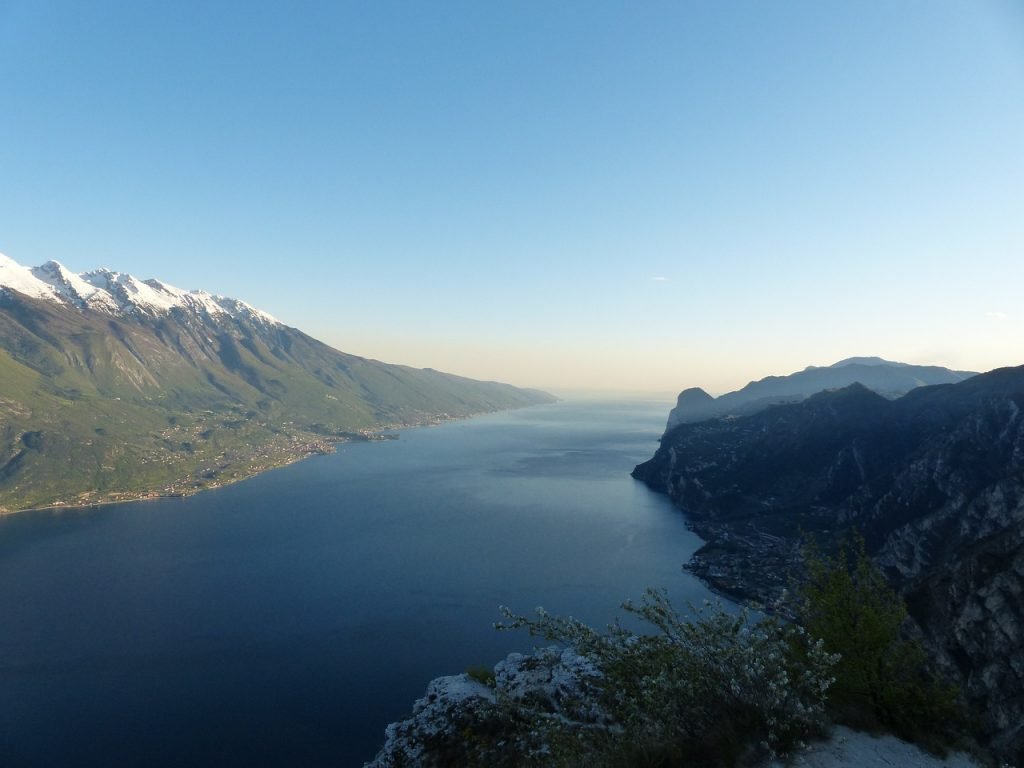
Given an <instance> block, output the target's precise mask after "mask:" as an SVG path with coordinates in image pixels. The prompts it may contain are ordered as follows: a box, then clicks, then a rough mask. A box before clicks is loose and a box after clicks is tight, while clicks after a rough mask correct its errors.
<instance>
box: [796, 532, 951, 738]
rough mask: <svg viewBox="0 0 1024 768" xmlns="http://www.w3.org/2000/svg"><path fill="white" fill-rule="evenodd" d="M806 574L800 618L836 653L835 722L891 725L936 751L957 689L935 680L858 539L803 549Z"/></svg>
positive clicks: (898, 602)
mask: <svg viewBox="0 0 1024 768" xmlns="http://www.w3.org/2000/svg"><path fill="white" fill-rule="evenodd" d="M805 561H806V565H807V572H808V576H809V578H808V581H807V584H806V585H805V587H804V589H803V603H802V605H801V607H800V609H799V620H800V622H801V623H802V624H803V625H804V627H805V628H806V630H807V632H808V633H809V634H810V635H812V636H814V637H819V638H821V639H822V641H823V642H824V644H825V648H826V650H828V651H829V652H830V653H835V654H839V663H838V664H837V665H836V666H835V669H834V672H833V673H834V675H835V684H834V685H833V686H832V688H831V689H830V691H829V698H828V702H829V709H830V711H831V713H832V716H833V717H834V718H835V719H836V720H837V721H839V722H844V723H847V724H849V725H853V726H855V727H862V728H877V727H879V726H882V727H885V728H887V729H889V730H892V731H893V732H894V733H896V734H897V735H898V736H901V737H902V738H905V739H909V740H912V741H918V742H920V743H923V744H924V745H925V746H928V747H930V748H932V749H936V750H939V751H941V748H942V744H943V743H944V742H945V741H946V740H947V738H948V733H943V732H942V731H941V730H940V729H942V728H943V727H944V726H945V725H947V724H948V723H949V722H950V720H951V719H952V720H957V719H958V718H957V717H956V715H957V707H956V703H955V702H956V696H955V691H954V690H953V689H952V688H950V687H948V686H943V685H940V684H938V683H936V682H935V681H934V679H932V677H931V676H930V675H929V674H928V672H927V670H926V667H925V664H926V660H927V657H926V655H925V653H924V650H923V648H922V647H921V645H920V643H918V642H916V641H913V640H910V639H908V638H907V637H906V635H905V633H904V632H903V629H904V624H905V621H906V618H907V609H906V605H905V604H904V603H903V600H902V599H901V598H900V596H899V595H898V594H896V592H895V591H894V590H893V589H892V588H891V587H890V586H889V584H888V582H886V580H885V576H884V575H883V574H882V572H881V571H880V570H879V569H878V567H877V566H876V565H875V564H874V562H873V561H872V560H871V558H869V557H868V555H867V553H866V552H865V549H864V539H863V538H861V537H859V536H858V537H856V538H854V539H852V540H851V541H848V542H846V543H844V544H843V546H842V547H841V548H840V550H839V552H838V554H836V555H835V556H834V557H827V556H825V555H823V554H821V553H820V552H819V551H817V550H816V549H815V548H814V547H808V548H807V549H806V551H805Z"/></svg>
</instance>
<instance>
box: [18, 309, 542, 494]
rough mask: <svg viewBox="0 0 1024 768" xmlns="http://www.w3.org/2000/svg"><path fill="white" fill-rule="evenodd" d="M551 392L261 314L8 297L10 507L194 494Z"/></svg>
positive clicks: (518, 404)
mask: <svg viewBox="0 0 1024 768" xmlns="http://www.w3.org/2000/svg"><path fill="white" fill-rule="evenodd" d="M551 399H552V398H550V396H548V395H546V394H544V393H541V392H536V391H529V390H522V389H517V388H515V387H511V386H508V385H504V384H497V383H493V382H478V381H474V380H471V379H465V378H461V377H458V376H451V375H447V374H443V373H439V372H437V371H432V370H416V369H413V368H407V367H403V366H394V365H387V364H384V363H380V362H378V361H374V360H367V359H364V358H360V357H356V356H353V355H347V354H344V353H342V352H338V351H336V350H334V349H331V348H330V347H328V346H326V345H324V344H322V343H320V342H318V341H316V340H315V339H312V338H310V337H309V336H307V335H305V334H303V333H302V332H300V331H297V330H295V329H293V328H288V327H286V326H283V325H280V324H277V323H270V322H265V321H263V320H262V319H261V318H260V317H258V316H252V317H241V318H239V317H228V316H224V315H220V316H213V315H203V314H197V313H189V312H184V311H179V310H172V311H171V312H169V313H167V314H163V315H158V316H151V315H145V314H141V313H140V314H139V315H138V316H137V317H115V316H111V315H109V314H103V313H99V312H93V311H90V310H80V309H76V308H73V307H65V306H62V305H59V304H55V303H52V302H48V301H41V300H37V299H32V298H28V297H26V296H23V295H21V294H18V293H14V292H11V291H8V292H5V293H4V294H3V295H2V296H0V507H5V508H7V509H19V508H23V507H26V506H35V505H42V504H51V503H55V502H65V503H81V502H85V501H93V500H103V499H109V498H112V497H115V498H116V497H117V495H118V494H128V495H138V494H139V493H142V492H147V491H152V492H161V493H166V492H187V491H190V490H192V489H194V488H196V487H203V486H208V485H215V484H218V483H221V482H224V481H226V480H230V479H234V478H237V477H242V476H245V475H247V474H251V473H252V472H255V471H259V470H260V469H263V468H267V467H269V466H274V465H277V464H281V463H285V462H286V461H288V460H291V459H293V458H295V457H297V456H299V455H302V454H304V453H308V452H310V451H317V450H325V449H326V445H325V444H324V442H323V440H324V439H325V438H330V437H340V436H345V435H350V436H352V435H354V434H355V433H359V432H361V431H372V430H375V429H379V428H381V427H384V426H390V425H398V424H415V423H422V422H425V421H431V420H434V419H437V418H447V417H457V416H466V415H469V414H473V413H481V412H486V411H493V410H499V409H504V408H515V407H521V406H526V405H533V404H537V403H542V402H548V401H550V400H551Z"/></svg>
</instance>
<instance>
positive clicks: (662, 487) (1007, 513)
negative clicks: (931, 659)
mask: <svg viewBox="0 0 1024 768" xmlns="http://www.w3.org/2000/svg"><path fill="white" fill-rule="evenodd" d="M1022 408H1024V367H1021V368H1010V369H1001V370H997V371H993V372H991V373H988V374H983V375H980V376H977V377H974V378H971V379H968V380H966V381H963V382H961V383H958V384H950V385H940V386H934V387H922V388H920V389H916V390H914V391H912V392H910V393H909V394H907V395H905V396H904V397H902V398H900V399H898V400H892V401H889V400H886V399H885V398H883V397H880V396H878V395H876V394H874V393H872V392H870V391H868V390H866V389H865V388H864V387H861V386H859V385H854V386H851V387H848V388H846V389H843V390H839V391H834V392H824V393H821V394H819V395H815V396H814V397H811V398H809V399H808V400H806V401H804V402H802V403H798V404H793V405H782V406H776V407H773V408H769V409H767V410H764V411H761V412H759V413H756V414H753V415H751V416H746V417H740V418H733V419H717V420H712V421H705V422H701V423H696V424H682V425H680V426H678V427H676V428H675V429H673V430H671V431H669V432H668V433H666V435H665V436H664V437H663V439H662V443H661V446H660V448H659V449H658V451H657V453H656V455H655V456H654V458H652V459H651V460H650V461H648V462H646V463H644V464H641V465H640V466H638V467H637V468H636V470H634V476H635V477H637V478H638V479H640V480H643V481H644V482H646V483H647V484H648V485H649V486H651V487H652V488H654V489H656V490H659V491H662V492H664V493H666V494H668V495H669V497H670V498H671V499H672V500H673V501H674V502H675V503H676V504H677V505H678V506H679V507H680V508H682V509H683V510H685V511H686V512H687V514H688V517H689V520H690V522H691V525H692V526H693V527H694V529H695V530H696V531H697V532H698V533H699V534H700V535H701V536H702V537H703V538H705V539H706V540H707V542H708V544H707V545H706V546H705V547H704V548H703V549H702V550H701V551H699V552H698V553H697V554H696V555H695V558H694V561H693V562H692V563H691V564H690V568H691V570H693V571H694V572H696V573H697V574H698V575H700V576H702V577H703V578H705V579H707V580H708V581H709V582H710V583H711V584H712V585H713V586H715V587H717V588H718V589H720V590H722V591H724V592H727V593H729V594H732V595H733V596H737V597H740V598H746V599H753V600H759V601H762V602H766V603H768V604H769V605H771V604H772V603H773V602H774V601H778V600H779V599H780V598H781V595H782V593H783V590H784V588H785V587H786V586H787V585H788V584H789V583H790V578H791V577H793V576H798V575H799V569H800V557H799V540H800V536H801V532H809V533H812V534H814V535H815V536H816V537H817V538H819V539H824V540H825V541H826V542H827V541H829V540H832V539H834V538H837V537H840V536H842V535H843V534H844V533H845V532H847V531H849V530H859V531H861V532H862V533H863V535H864V537H865V540H866V542H867V545H868V550H869V552H871V553H872V554H873V555H874V556H875V557H876V559H877V561H878V562H879V563H880V564H881V565H882V566H883V568H884V569H885V570H886V572H887V574H888V575H889V577H890V579H891V580H892V582H893V583H894V584H895V585H896V586H898V587H899V588H900V589H901V591H902V592H903V594H904V595H905V597H906V599H907V602H908V607H909V609H910V613H911V616H912V617H913V619H914V620H915V622H916V623H917V624H918V626H919V627H920V631H921V634H922V637H923V639H924V641H925V642H926V644H927V646H928V647H929V648H930V650H931V651H932V652H933V654H934V655H935V656H936V658H937V659H938V663H939V665H940V667H941V668H942V669H943V670H944V671H945V672H946V673H947V674H948V675H949V676H950V677H952V678H953V679H954V680H956V681H957V682H958V683H959V684H960V685H961V686H962V688H963V690H964V691H965V695H966V696H967V698H968V700H969V701H970V702H971V704H972V705H973V708H974V710H975V711H976V712H979V713H980V714H981V716H982V718H983V721H984V729H985V731H986V733H987V735H988V737H989V739H990V740H991V742H992V744H993V745H994V747H995V748H996V749H998V750H999V752H1000V754H1001V755H1002V756H1003V757H1005V758H1006V759H1009V760H1011V761H1014V762H1017V763H1021V762H1024V730H1022V726H1021V723H1022V722H1024V642H1022V640H1024V414H1022V412H1021V411H1022Z"/></svg>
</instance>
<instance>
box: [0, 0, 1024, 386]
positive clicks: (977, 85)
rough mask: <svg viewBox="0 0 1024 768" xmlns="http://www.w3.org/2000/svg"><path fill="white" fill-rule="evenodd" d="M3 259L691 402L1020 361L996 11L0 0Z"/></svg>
mask: <svg viewBox="0 0 1024 768" xmlns="http://www.w3.org/2000/svg"><path fill="white" fill-rule="evenodd" d="M0 73H2V76H0V103H2V104H3V105H4V109H3V114H4V119H3V120H2V121H0V182H2V183H0V252H4V253H6V254H7V255H9V256H10V257H12V258H14V259H15V260H17V261H18V262H20V263H22V264H30V265H36V264H41V263H43V262H45V261H47V260H49V259H56V260H58V261H61V262H62V263H64V264H65V265H67V266H68V267H69V268H71V269H73V270H74V271H84V270H87V269H93V268H96V267H99V266H108V267H110V268H112V269H116V270H119V271H124V272H130V273H132V274H135V275H138V276H139V277H143V278H148V277H159V278H160V279H162V280H166V281H167V282H169V283H172V284H174V285H177V286H180V287H182V288H203V289H205V290H209V291H212V292H215V293H221V294H226V295H230V296H234V297H237V298H241V299H244V300H245V301H247V302H249V303H251V304H253V305H255V306H257V307H259V308H261V309H264V310H266V311H268V312H270V313H271V314H273V315H274V316H276V317H278V318H280V319H281V320H282V321H284V322H286V323H287V324H289V325H293V326H295V327H298V328H300V329H302V330H304V331H306V332H307V333H309V334H311V335H313V336H315V337H317V338H320V339H321V340H323V341H325V342H327V343H329V344H331V345H332V346H335V347H337V348H338V349H341V350H344V351H346V352H352V353H355V354H360V355H365V356H368V357H373V358H377V359H381V360H385V361H387V362H397V363H404V364H408V365H413V366H416V367H428V366H429V367H433V368H438V369H441V370H447V371H450V372H453V373H459V374H463V375H467V376H472V377H474V378H482V379H495V380H501V381H507V382H510V383H513V384H519V385H526V386H536V387H542V388H550V389H555V390H558V389H619V390H627V389H628V390H642V391H663V392H677V391H678V390H679V389H681V388H684V387H688V386H701V387H703V388H705V389H707V390H708V391H710V392H713V393H720V392H723V391H727V390H730V389H735V388H737V387H740V386H742V385H743V384H745V383H746V382H747V381H750V380H752V379H758V378H761V377H763V376H766V375H769V374H788V373H791V372H793V371H796V370H800V369H802V368H804V367H806V366H807V365H812V364H813V365H828V364H831V363H833V362H835V361H837V360H839V359H841V358H845V357H851V356H858V355H878V356H882V357H885V358H888V359H893V360H900V361H903V362H909V363H918V364H937V365H945V366H948V367H951V368H958V369H968V370H988V369H991V368H994V367H999V366H1004V365H1016V364H1021V363H1024V355H1022V345H1021V339H1024V311H1022V310H1021V308H1020V306H1021V304H1020V285H1022V284H1024V216H1022V215H1021V210H1022V204H1024V6H1021V5H1020V4H1019V3H1015V2H1012V1H1011V0H980V1H979V2H952V1H942V2H925V1H924V0H912V1H909V2H904V3H898V4H893V3H882V2H872V3H857V4H848V5H841V4H820V3H811V2H780V3H771V4H769V3H758V2H753V1H749V2H736V3H730V4H712V3H682V2H653V3H645V4H643V5H641V6H637V5H635V4H627V3H613V2H596V3H562V4H552V3H542V2H524V3H514V4H479V3H469V2H451V3H443V4H434V5H428V4H409V3H388V2H382V3H372V4H370V3H353V2H345V3H333V2H330V3H327V2H325V3H309V4H303V5H302V6H300V7H299V9H298V10H296V9H295V8H292V7H285V6H283V5H281V6H276V7H275V6H270V5H266V6H263V5H256V4H251V3H241V2H225V3H218V4H216V5H210V4H206V3H199V2H193V1H192V0H185V1H183V2H180V3H174V4H161V5H152V4H135V3H127V2H110V1H105V0H100V1H99V2H95V3H88V4H81V3H72V2H68V1H67V0H53V2H46V3H39V2H32V1H31V0H13V2H7V3H4V4H3V5H0Z"/></svg>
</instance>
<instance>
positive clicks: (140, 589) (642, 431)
mask: <svg viewBox="0 0 1024 768" xmlns="http://www.w3.org/2000/svg"><path fill="white" fill-rule="evenodd" d="M670 406H671V403H667V402H614V403H611V402H581V401H575V402H564V403H558V404H555V405H551V406H540V407H536V408H530V409H526V410H522V411H513V412H508V413H502V414H496V415H491V416H486V417H481V418H477V419H472V420H470V421H465V422H460V423H453V424H447V425H444V426H440V427H433V428H427V429H415V430H408V431H405V432H403V433H402V434H401V438H400V439H399V440H394V441H387V442H378V443H364V444H352V445H345V446H340V447H339V450H338V452H337V454H335V455H332V456H323V457H317V458H313V459H309V460H307V461H304V462H301V463H299V464H295V465H293V466H290V467H287V468H284V469H281V470H276V471H274V472H270V473H267V474H265V475H262V476H260V477H257V478H254V479H252V480H249V481H246V482H244V483H240V484H238V485H234V486H231V487H228V488H225V489H222V490H218V491H214V492H210V493H206V494H201V495H199V496H194V497H192V498H188V499H168V500H159V501H151V502H144V503H133V504H124V505H119V506H112V507H104V508H99V509H92V510H88V511H82V512H71V511H65V512H62V513H26V514H21V515H14V516H8V517H6V518H0V765H3V766H63V765H79V766H81V765H102V766H120V765H139V766H171V765H174V766H218V767H220V768H228V767H230V766H254V765H305V766H319V765H332V766H342V767H344V766H358V765H361V764H362V762H363V761H364V760H367V759H369V758H371V757H372V756H373V754H374V752H375V751H376V749H377V747H378V746H379V744H380V742H381V741H382V740H383V731H384V726H385V725H386V724H387V723H388V722H390V721H392V720H395V719H399V718H401V717H403V716H405V715H407V714H408V711H409V708H410V706H411V704H412V702H413V700H414V699H415V698H416V697H418V696H420V695H422V693H423V690H424V688H425V686H426V684H427V682H428V681H429V680H430V679H431V678H432V677H436V676H438V675H442V674H452V673H457V672H461V671H464V670H465V669H466V667H467V666H470V665H475V664H481V663H486V664H492V663H494V662H495V661H497V660H499V659H500V658H502V657H503V656H504V655H505V654H507V653H509V652H511V651H516V650H519V651H528V650H529V649H530V648H531V647H532V644H533V641H532V640H531V639H530V638H528V637H526V636H525V635H522V634H506V633H498V632H495V631H494V630H493V629H492V628H491V625H492V624H493V622H494V621H495V620H497V619H498V618H499V615H498V611H497V607H498V606H499V605H508V606H510V607H512V608H513V609H515V610H517V611H520V612H529V611H531V610H532V608H533V607H535V606H538V605H543V606H545V607H546V608H548V609H549V610H552V611H555V612H560V613H566V614H572V615H574V616H577V617H578V618H582V619H584V620H586V621H588V622H591V623H594V624H598V625H604V624H606V623H607V622H608V621H609V620H610V619H612V618H613V617H614V616H615V615H617V606H618V605H619V604H620V603H621V602H622V601H623V600H625V599H626V598H629V597H638V596H640V595H641V594H642V592H643V590H644V588H645V587H646V586H647V585H652V586H664V587H666V588H668V589H669V591H670V594H671V595H672V596H673V598H674V599H675V600H676V601H677V603H679V604H683V603H685V601H686V600H691V601H694V602H699V601H701V600H703V599H704V598H705V597H709V593H708V592H707V591H706V590H705V589H704V587H703V586H702V585H701V584H700V583H699V582H697V581H696V580H695V579H693V578H692V577H690V576H688V575H687V574H685V573H683V572H682V571H681V570H680V564H681V563H683V562H685V561H686V560H687V559H688V558H689V556H690V553H691V552H692V551H693V550H694V549H696V548H697V547H698V546H699V540H698V539H697V538H696V537H695V536H694V535H693V534H692V533H690V532H689V531H687V530H686V527H685V525H684V522H683V519H682V517H681V515H680V514H679V513H678V512H677V511H675V510H674V509H672V507H671V506H670V505H669V504H668V502H667V500H666V499H665V498H664V497H661V496H657V495H655V494H653V493H651V492H650V491H648V490H647V489H646V488H645V487H644V486H642V485H640V484H639V483H637V482H635V481H634V480H632V479H631V478H630V477H629V471H630V470H631V469H632V467H633V465H634V464H636V463H637V462H639V461H642V460H644V459H646V458H648V457H649V456H650V455H651V454H652V453H653V451H654V449H655V447H656V442H655V441H656V438H657V436H658V435H659V434H660V432H661V430H662V428H663V427H664V422H665V417H666V414H667V413H668V409H669V407H670Z"/></svg>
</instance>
